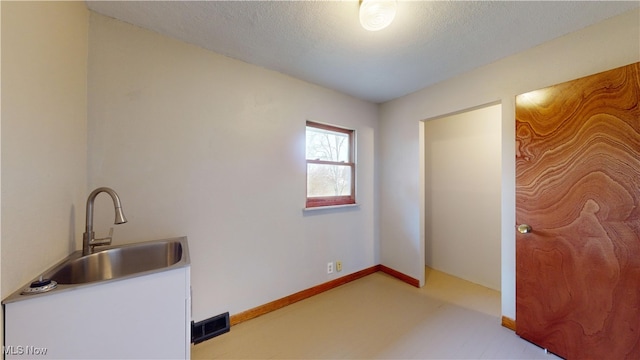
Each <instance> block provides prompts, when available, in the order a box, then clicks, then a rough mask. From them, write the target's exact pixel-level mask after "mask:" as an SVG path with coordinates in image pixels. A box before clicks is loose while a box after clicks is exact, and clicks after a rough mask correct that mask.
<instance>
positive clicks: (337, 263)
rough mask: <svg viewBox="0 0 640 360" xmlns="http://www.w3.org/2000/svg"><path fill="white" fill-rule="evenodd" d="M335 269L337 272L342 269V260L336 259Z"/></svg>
mask: <svg viewBox="0 0 640 360" xmlns="http://www.w3.org/2000/svg"><path fill="white" fill-rule="evenodd" d="M336 271H337V272H340V271H342V261H340V260H338V261H336Z"/></svg>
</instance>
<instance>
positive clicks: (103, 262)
mask: <svg viewBox="0 0 640 360" xmlns="http://www.w3.org/2000/svg"><path fill="white" fill-rule="evenodd" d="M182 253H183V250H182V243H181V242H180V241H158V242H150V243H142V244H134V245H128V246H122V247H118V248H112V249H108V250H103V251H100V252H97V253H94V254H91V255H87V256H83V257H81V258H79V259H75V260H71V261H69V262H66V263H63V264H62V266H61V267H58V268H55V269H53V270H52V271H51V272H49V273H46V274H45V275H44V277H45V278H48V279H51V280H54V281H56V282H57V283H58V284H83V283H90V282H94V281H102V280H109V279H116V278H121V277H124V276H128V275H133V274H137V273H141V272H146V271H151V270H157V269H162V268H167V267H169V266H171V265H174V264H176V263H178V262H179V261H180V260H181V259H182Z"/></svg>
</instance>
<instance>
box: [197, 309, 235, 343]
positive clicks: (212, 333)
mask: <svg viewBox="0 0 640 360" xmlns="http://www.w3.org/2000/svg"><path fill="white" fill-rule="evenodd" d="M230 328H231V327H230V325H229V313H228V312H226V313H224V314H220V315H218V316H214V317H212V318H209V319H206V320H202V321H199V322H197V323H194V322H193V321H192V322H191V342H192V343H194V344H197V343H200V342H203V341H205V340H209V339H211V338H213V337H216V336H218V335H222V334H224V333H226V332H229V329H230Z"/></svg>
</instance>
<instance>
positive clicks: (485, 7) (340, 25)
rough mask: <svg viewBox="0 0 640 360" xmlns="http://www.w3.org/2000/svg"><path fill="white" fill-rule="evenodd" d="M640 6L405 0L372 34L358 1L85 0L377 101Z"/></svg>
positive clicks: (105, 11) (231, 53)
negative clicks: (387, 23)
mask: <svg viewBox="0 0 640 360" xmlns="http://www.w3.org/2000/svg"><path fill="white" fill-rule="evenodd" d="M639 5H640V2H639V1H626V2H613V1H587V2H577V1H559V2H548V1H510V2H502V1H499V2H494V1H491V2H489V1H464V2H463V1H399V2H398V10H397V15H396V18H395V20H394V22H393V23H392V24H391V25H390V26H389V27H388V28H386V29H384V30H381V31H378V32H369V31H366V30H364V29H363V28H361V27H360V24H359V21H358V0H348V1H346V0H345V1H233V2H232V1H88V7H89V9H91V10H93V11H95V12H97V13H100V14H103V15H106V16H110V17H113V18H116V19H119V20H122V21H125V22H128V23H131V24H134V25H137V26H140V27H143V28H147V29H150V30H153V31H155V32H158V33H160V34H163V35H166V36H169V37H172V38H176V39H179V40H183V41H185V42H188V43H192V44H195V45H197V46H200V47H203V48H206V49H209V50H212V51H214V52H217V53H220V54H223V55H226V56H229V57H232V58H235V59H240V60H243V61H245V62H248V63H252V64H256V65H259V66H262V67H265V68H268V69H272V70H275V71H279V72H281V73H284V74H288V75H291V76H293V77H296V78H299V79H302V80H306V81H309V82H312V83H315V84H319V85H322V86H324V87H327V88H331V89H335V90H338V91H340V92H343V93H346V94H350V95H352V96H355V97H358V98H361V99H365V100H368V101H372V102H376V103H380V102H384V101H387V100H391V99H394V98H397V97H400V96H403V95H406V94H408V93H411V92H414V91H416V90H419V89H422V88H424V87H427V86H429V85H432V84H434V83H437V82H439V81H442V80H444V79H447V78H450V77H453V76H456V75H458V74H461V73H464V72H466V71H469V70H471V69H474V68H476V67H479V66H482V65H485V64H488V63H490V62H493V61H495V60H498V59H500V58H503V57H506V56H509V55H511V54H514V53H517V52H520V51H522V50H525V49H528V48H531V47H534V46H536V45H538V44H541V43H543V42H545V41H548V40H551V39H554V38H557V37H559V36H562V35H565V34H568V33H570V32H573V31H576V30H579V29H582V28H584V27H587V26H589V25H591V24H595V23H597V22H600V21H602V20H604V19H607V18H610V17H613V16H615V15H618V14H621V13H623V12H625V11H628V10H630V9H632V8H637V7H639ZM639 21H640V19H639Z"/></svg>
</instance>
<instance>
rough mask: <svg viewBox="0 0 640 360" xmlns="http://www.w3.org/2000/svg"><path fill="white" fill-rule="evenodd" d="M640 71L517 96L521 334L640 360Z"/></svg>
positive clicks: (555, 347)
mask: <svg viewBox="0 0 640 360" xmlns="http://www.w3.org/2000/svg"><path fill="white" fill-rule="evenodd" d="M639 101H640V63H636V64H632V65H628V66H625V67H621V68H618V69H614V70H611V71H607V72H603V73H600V74H596V75H592V76H588V77H585V78H581V79H578V80H574V81H570V82H567V83H563V84H559V85H555V86H552V87H549V88H546V89H541V90H537V91H533V92H530V93H526V94H522V95H519V96H517V98H516V146H517V150H516V221H517V224H518V225H522V224H527V225H529V227H530V228H531V231H530V232H528V233H520V231H522V232H526V231H527V229H526V227H524V226H522V227H519V228H518V229H517V230H518V231H517V232H516V233H517V234H516V329H517V330H516V332H517V334H518V335H520V336H521V337H522V338H524V339H526V340H529V341H531V342H533V343H535V344H538V345H539V346H541V347H543V348H546V349H548V350H549V351H551V352H553V353H555V354H558V355H560V356H562V357H565V358H568V359H640V105H639Z"/></svg>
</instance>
